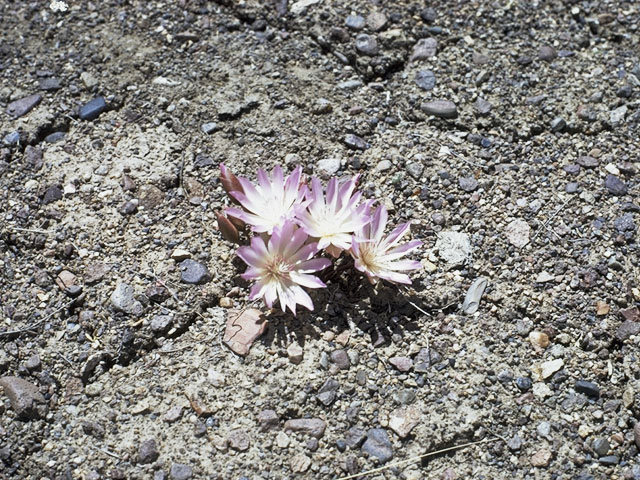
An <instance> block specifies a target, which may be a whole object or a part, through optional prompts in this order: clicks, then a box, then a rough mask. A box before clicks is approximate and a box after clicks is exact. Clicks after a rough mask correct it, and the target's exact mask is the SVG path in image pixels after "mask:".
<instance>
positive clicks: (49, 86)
mask: <svg viewBox="0 0 640 480" xmlns="http://www.w3.org/2000/svg"><path fill="white" fill-rule="evenodd" d="M39 88H40V90H45V91H47V92H53V91H56V90H60V80H58V79H57V78H54V77H50V78H43V79H42V80H40V84H39Z"/></svg>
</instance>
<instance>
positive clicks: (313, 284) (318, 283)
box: [289, 272, 326, 288]
mask: <svg viewBox="0 0 640 480" xmlns="http://www.w3.org/2000/svg"><path fill="white" fill-rule="evenodd" d="M289 277H290V278H291V280H293V281H294V282H296V283H297V284H298V285H302V286H303V287H307V288H324V287H326V285H325V284H324V282H323V281H322V280H320V279H319V278H318V277H314V276H313V275H305V274H304V273H298V272H290V273H289Z"/></svg>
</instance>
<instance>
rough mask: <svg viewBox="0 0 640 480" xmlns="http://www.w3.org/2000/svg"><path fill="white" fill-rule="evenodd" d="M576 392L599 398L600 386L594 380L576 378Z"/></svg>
mask: <svg viewBox="0 0 640 480" xmlns="http://www.w3.org/2000/svg"><path fill="white" fill-rule="evenodd" d="M575 388H576V392H579V393H584V394H585V395H586V396H587V397H592V398H598V397H599V396H600V388H599V387H598V386H597V385H596V384H595V383H593V382H589V381H587V380H576V386H575Z"/></svg>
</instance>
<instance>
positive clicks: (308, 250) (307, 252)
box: [289, 242, 318, 263]
mask: <svg viewBox="0 0 640 480" xmlns="http://www.w3.org/2000/svg"><path fill="white" fill-rule="evenodd" d="M316 253H318V244H317V243H315V242H314V243H309V244H308V245H305V246H304V247H302V248H301V249H300V250H298V251H297V252H296V253H295V254H294V255H293V256H291V258H289V262H290V263H298V262H300V261H303V260H309V259H310V258H311V257H313V256H314V255H315V254H316Z"/></svg>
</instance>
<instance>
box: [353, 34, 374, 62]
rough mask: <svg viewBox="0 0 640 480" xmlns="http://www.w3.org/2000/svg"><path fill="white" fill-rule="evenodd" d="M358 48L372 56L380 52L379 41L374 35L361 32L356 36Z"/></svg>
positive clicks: (364, 53)
mask: <svg viewBox="0 0 640 480" xmlns="http://www.w3.org/2000/svg"><path fill="white" fill-rule="evenodd" d="M356 50H357V51H358V52H360V53H362V54H363V55H369V56H371V57H373V56H375V55H377V54H378V41H377V40H376V37H374V36H373V35H367V34H366V33H361V34H360V35H358V36H357V37H356Z"/></svg>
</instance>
